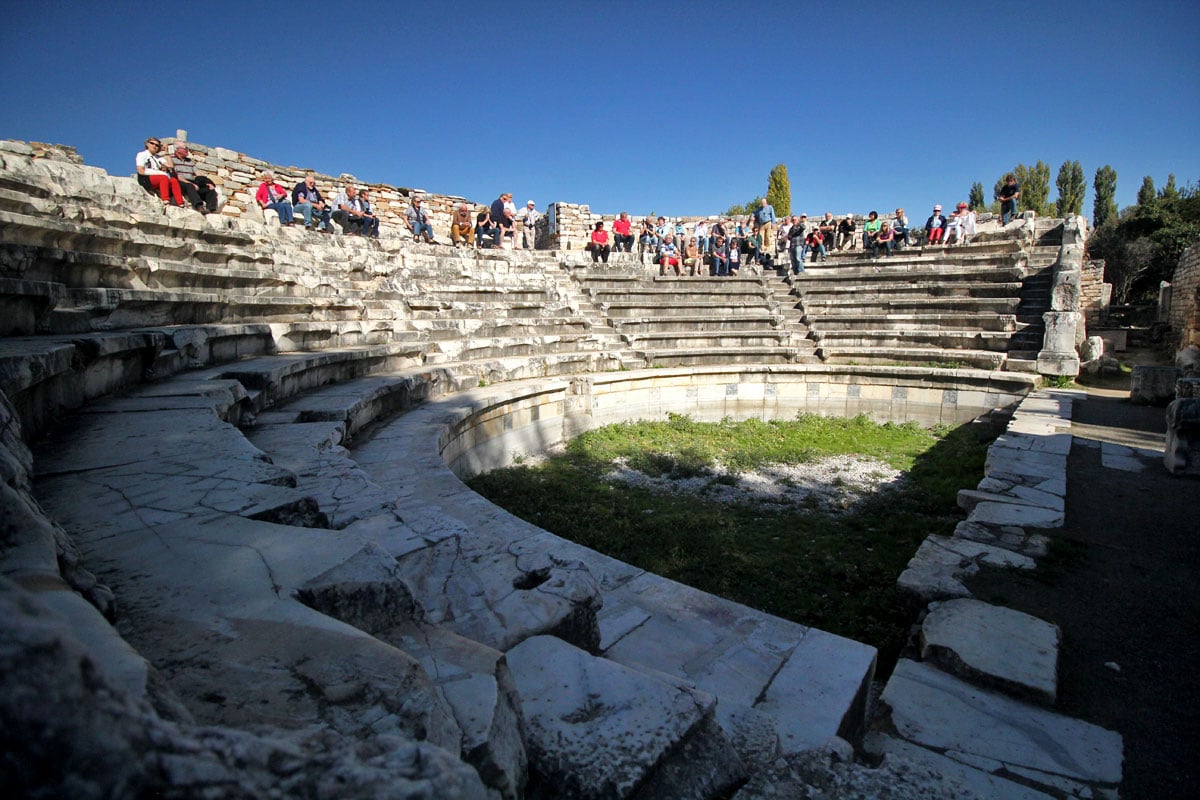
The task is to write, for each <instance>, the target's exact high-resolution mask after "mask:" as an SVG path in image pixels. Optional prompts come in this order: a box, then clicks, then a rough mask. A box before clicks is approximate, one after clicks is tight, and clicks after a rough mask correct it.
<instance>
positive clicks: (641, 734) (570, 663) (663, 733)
mask: <svg viewBox="0 0 1200 800" xmlns="http://www.w3.org/2000/svg"><path fill="white" fill-rule="evenodd" d="M507 660H508V665H509V668H510V669H511V670H512V674H513V679H514V681H515V683H516V686H517V691H518V693H519V694H520V697H521V701H522V711H523V716H524V718H525V723H526V748H527V750H528V752H529V762H530V768H531V771H532V773H533V775H532V776H531V791H533V792H534V793H535V794H536V793H537V792H538V791H546V792H548V793H550V794H552V795H553V796H554V797H558V798H564V800H576V799H579V800H582V799H583V798H612V799H614V800H619V799H620V798H632V797H636V798H638V799H639V800H643V799H644V800H650V799H651V798H661V799H662V800H668V798H681V797H713V796H719V795H720V794H721V793H723V792H727V791H728V790H730V789H731V788H732V787H733V786H735V785H736V784H737V783H738V782H740V781H741V780H742V779H743V778H744V777H745V769H744V767H743V766H742V762H741V760H740V759H739V758H738V756H737V753H736V752H735V751H734V749H733V746H732V745H731V744H730V743H729V742H728V740H726V739H725V737H724V735H723V734H722V733H721V729H720V727H719V726H718V725H717V724H716V721H715V719H714V716H713V711H714V709H715V706H716V703H715V700H714V699H713V698H712V697H711V696H710V695H707V694H704V693H703V692H700V691H698V690H696V689H693V688H690V687H688V686H686V685H683V684H681V683H677V682H673V681H671V679H669V678H667V676H664V675H656V676H655V677H651V676H650V675H648V674H644V673H641V672H637V671H635V670H633V669H630V668H629V667H625V666H622V665H620V664H617V663H615V662H613V661H609V660H608V659H604V658H598V657H595V656H591V655H589V654H587V653H585V652H584V651H582V650H580V649H578V648H575V647H572V646H571V645H569V644H567V643H566V642H564V641H562V640H561V639H556V638H554V637H551V636H535V637H533V638H530V639H527V640H525V641H524V642H522V643H521V644H519V645H517V646H516V647H514V648H512V649H511V650H509V651H508V654H507ZM535 781H536V785H534V784H533V782H535Z"/></svg>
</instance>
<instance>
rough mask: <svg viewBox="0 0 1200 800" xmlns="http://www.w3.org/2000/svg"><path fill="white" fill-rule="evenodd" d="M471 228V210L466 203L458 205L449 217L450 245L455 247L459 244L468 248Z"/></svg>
mask: <svg viewBox="0 0 1200 800" xmlns="http://www.w3.org/2000/svg"><path fill="white" fill-rule="evenodd" d="M472 228H473V225H472V223H471V209H470V208H468V207H467V204H466V203H459V204H458V208H456V209H454V214H453V216H451V217H450V244H452V245H453V246H455V247H458V245H459V244H460V243H461V244H465V245H467V246H470V244H471V234H472Z"/></svg>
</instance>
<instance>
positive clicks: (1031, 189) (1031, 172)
mask: <svg viewBox="0 0 1200 800" xmlns="http://www.w3.org/2000/svg"><path fill="white" fill-rule="evenodd" d="M1013 175H1016V176H1017V184H1018V185H1019V186H1020V187H1021V196H1020V197H1019V198H1017V208H1018V209H1020V210H1021V211H1036V212H1037V213H1038V214H1042V215H1044V216H1049V214H1050V207H1049V204H1048V203H1047V202H1046V199H1047V198H1048V197H1049V196H1050V167H1049V166H1048V165H1047V164H1043V163H1042V162H1041V160H1039V161H1038V162H1037V163H1036V164H1034V165H1033V166H1032V167H1027V166H1025V165H1024V164H1017V166H1016V168H1015V169H1013Z"/></svg>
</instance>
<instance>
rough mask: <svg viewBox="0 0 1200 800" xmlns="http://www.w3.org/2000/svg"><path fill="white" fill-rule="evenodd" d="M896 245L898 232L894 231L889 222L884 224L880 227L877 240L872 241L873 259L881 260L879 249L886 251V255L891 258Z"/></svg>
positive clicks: (876, 235) (876, 236)
mask: <svg viewBox="0 0 1200 800" xmlns="http://www.w3.org/2000/svg"><path fill="white" fill-rule="evenodd" d="M895 245H896V232H895V231H894V230H892V226H891V225H890V224H888V223H887V222H882V223H880V225H879V232H878V233H876V234H875V238H873V239H872V240H871V257H872V258H879V248H881V247H882V248H883V249H884V255H885V256H890V255H891V254H892V248H893V247H895Z"/></svg>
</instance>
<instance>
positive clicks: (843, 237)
mask: <svg viewBox="0 0 1200 800" xmlns="http://www.w3.org/2000/svg"><path fill="white" fill-rule="evenodd" d="M857 227H858V226H857V225H856V224H855V222H854V215H853V214H847V215H846V218H845V219H844V220H842V221H841V222H839V223H838V235H837V249H838V250H844V249H845V248H846V245H849V246H850V249H851V250H853V249H854V246H855V244H857V243H858V237H857V236H856V235H855V230H856V229H857Z"/></svg>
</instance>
